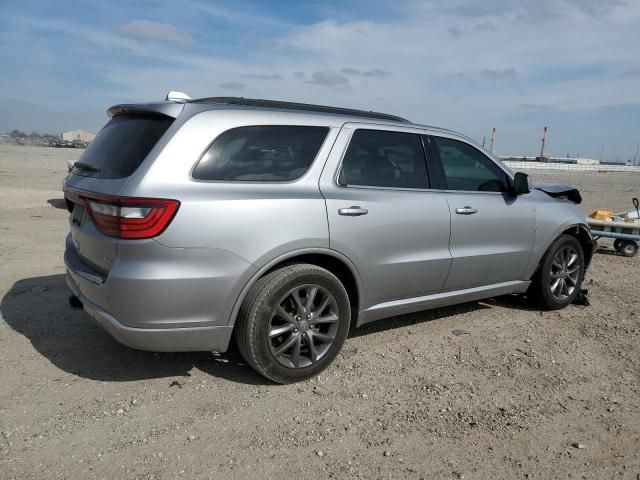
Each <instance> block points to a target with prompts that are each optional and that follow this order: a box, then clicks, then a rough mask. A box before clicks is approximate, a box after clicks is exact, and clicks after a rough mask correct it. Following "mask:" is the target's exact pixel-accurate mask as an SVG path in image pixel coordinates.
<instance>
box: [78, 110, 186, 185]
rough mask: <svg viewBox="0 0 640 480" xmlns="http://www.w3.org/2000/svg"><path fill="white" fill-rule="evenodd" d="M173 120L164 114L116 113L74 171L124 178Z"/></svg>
mask: <svg viewBox="0 0 640 480" xmlns="http://www.w3.org/2000/svg"><path fill="white" fill-rule="evenodd" d="M171 123H173V118H169V117H164V116H148V115H147V116H142V115H118V116H115V117H113V118H112V119H111V120H109V122H107V124H106V125H105V126H104V127H103V128H102V130H100V132H98V135H96V138H94V139H93V141H92V142H91V143H90V144H89V147H87V150H86V151H85V152H84V153H83V154H82V156H81V157H80V159H79V160H78V163H79V165H80V166H79V167H78V166H76V167H75V168H74V169H73V173H75V174H78V175H84V176H87V177H95V178H124V177H128V176H130V175H131V174H132V173H133V172H135V171H136V169H137V168H138V167H139V166H140V164H141V163H142V161H143V160H144V159H145V157H146V156H147V155H148V154H149V152H150V151H151V149H152V148H153V147H154V146H155V144H156V143H158V140H160V137H161V136H162V135H163V134H164V132H166V131H167V129H168V128H169V126H170V125H171Z"/></svg>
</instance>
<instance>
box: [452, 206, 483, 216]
mask: <svg viewBox="0 0 640 480" xmlns="http://www.w3.org/2000/svg"><path fill="white" fill-rule="evenodd" d="M456 213H457V214H458V215H473V214H474V213H478V209H477V208H472V207H469V206H466V207H462V208H456Z"/></svg>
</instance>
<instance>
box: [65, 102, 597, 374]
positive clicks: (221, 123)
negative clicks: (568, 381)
mask: <svg viewBox="0 0 640 480" xmlns="http://www.w3.org/2000/svg"><path fill="white" fill-rule="evenodd" d="M108 114H109V116H110V117H111V118H110V120H109V122H108V123H107V124H106V125H105V127H104V128H103V129H102V130H101V131H100V133H99V134H98V135H97V136H96V138H95V140H94V141H93V142H92V143H91V145H90V146H89V148H88V149H87V150H86V151H85V153H84V154H83V155H82V157H81V158H80V160H79V161H77V162H76V163H75V164H74V166H73V169H72V171H71V172H70V174H69V176H68V177H67V178H66V180H65V187H64V188H65V197H66V200H67V204H68V207H69V211H70V212H71V215H70V227H71V233H70V235H69V236H68V238H67V243H66V251H65V264H66V268H67V273H68V275H67V280H68V284H69V287H70V289H71V291H72V292H73V295H72V296H71V297H70V303H71V305H72V306H73V307H76V308H84V309H85V310H86V312H87V313H88V314H89V315H90V316H91V317H93V318H94V319H95V320H96V321H97V323H99V324H100V325H101V326H102V327H104V328H105V329H106V330H107V331H108V332H109V333H111V335H113V336H114V337H115V338H116V339H117V340H119V341H120V342H122V343H124V344H125V345H129V346H131V347H134V348H139V349H145V350H154V351H195V350H207V351H218V352H224V351H226V350H227V347H228V346H229V343H230V341H231V337H232V336H235V341H236V342H237V344H238V346H239V348H240V351H241V353H242V355H243V356H244V358H245V359H246V361H247V362H248V363H249V364H250V365H251V366H252V367H253V368H254V369H256V370H257V371H258V372H260V373H261V374H262V375H264V376H265V377H267V378H269V379H271V380H273V381H275V382H281V383H287V382H294V381H298V380H302V379H306V378H309V377H310V376H313V375H315V374H317V373H318V372H320V371H321V370H322V369H324V368H325V367H327V365H328V364H329V363H331V361H332V360H333V359H334V358H335V357H336V355H337V354H338V352H339V351H340V348H341V347H342V345H343V343H344V341H345V339H346V337H347V334H348V332H349V329H350V327H351V326H360V325H362V324H365V323H368V322H371V321H374V320H378V319H382V318H385V317H390V316H393V315H399V314H406V313H409V312H415V311H419V310H423V309H428V308H434V307H441V306H444V305H451V304H456V303H461V302H469V301H475V300H480V299H483V298H487V297H493V296H496V295H504V294H512V293H521V294H524V293H526V294H527V296H529V297H530V298H533V299H535V300H536V301H537V302H538V305H539V306H540V307H541V308H550V309H555V308H563V307H565V306H567V305H568V304H570V303H572V302H573V301H574V299H575V297H576V295H578V293H579V290H580V286H581V282H582V279H583V277H584V274H585V270H586V268H587V266H588V263H589V260H590V258H591V254H592V250H593V244H592V239H591V235H590V233H589V229H588V228H587V225H586V221H585V217H584V215H583V213H582V212H581V211H580V210H579V208H578V207H577V206H576V203H578V202H579V201H580V195H579V193H578V192H577V191H576V190H574V189H571V188H569V187H563V186H536V187H532V186H531V185H530V182H529V180H528V178H527V176H526V175H525V174H523V173H516V174H513V173H512V172H511V171H509V170H508V169H507V168H506V167H505V166H504V165H503V164H502V163H500V161H498V160H496V159H495V158H493V157H491V156H490V155H489V154H487V153H486V152H485V151H483V150H482V149H480V148H479V147H478V146H476V145H475V144H474V143H473V142H472V141H471V140H469V139H468V138H466V137H464V136H462V135H459V134H457V133H454V132H452V131H449V130H444V129H441V128H434V127H428V126H423V125H416V124H413V123H411V122H409V121H407V120H404V119H402V118H399V117H395V116H392V115H387V114H381V113H375V112H365V111H357V110H350V109H342V108H332V107H324V106H317V105H305V104H296V103H285V102H274V101H266V100H249V99H240V98H203V99H197V100H191V99H189V98H188V97H187V96H186V95H184V94H178V93H171V94H170V95H168V96H167V100H165V101H163V102H158V103H149V104H128V105H116V106H113V107H111V108H110V109H109V110H108Z"/></svg>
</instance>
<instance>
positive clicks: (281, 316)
mask: <svg viewBox="0 0 640 480" xmlns="http://www.w3.org/2000/svg"><path fill="white" fill-rule="evenodd" d="M350 321H351V305H350V303H349V296H348V294H347V291H346V290H345V288H344V286H343V285H342V283H341V282H340V280H338V278H337V277H336V276H335V275H333V274H332V273H331V272H329V271H328V270H325V269H324V268H321V267H318V266H316V265H311V264H294V265H289V266H286V267H283V268H281V269H279V270H275V271H273V272H271V273H269V274H267V275H265V276H264V277H263V278H261V279H260V280H258V281H257V282H256V284H255V285H254V286H253V287H252V288H251V290H250V291H249V294H248V295H247V298H246V299H245V301H244V303H243V304H242V307H241V309H240V312H239V314H238V321H237V323H236V328H235V337H236V343H237V344H238V348H239V350H240V353H241V354H242V356H243V357H244V359H245V360H246V361H247V363H248V364H249V365H251V366H252V367H253V368H254V369H255V370H256V371H257V372H258V373H260V374H261V375H263V376H265V377H266V378H268V379H269V380H272V381H274V382H276V383H293V382H298V381H302V380H306V379H308V378H311V377H313V376H315V375H317V374H318V373H320V372H321V371H322V370H324V369H325V368H326V367H327V366H328V365H329V364H330V363H331V362H332V361H333V360H334V359H335V357H336V356H337V355H338V353H339V352H340V349H341V348H342V345H343V344H344V341H345V340H346V338H347V334H348V332H349V324H350Z"/></svg>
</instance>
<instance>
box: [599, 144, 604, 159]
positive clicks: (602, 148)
mask: <svg viewBox="0 0 640 480" xmlns="http://www.w3.org/2000/svg"><path fill="white" fill-rule="evenodd" d="M603 157H604V143H603V144H602V147H600V163H602V158H603Z"/></svg>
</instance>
